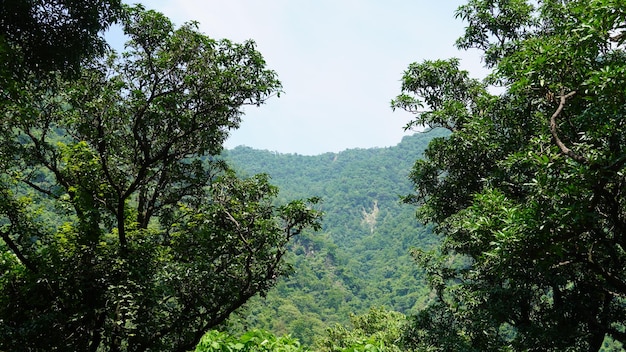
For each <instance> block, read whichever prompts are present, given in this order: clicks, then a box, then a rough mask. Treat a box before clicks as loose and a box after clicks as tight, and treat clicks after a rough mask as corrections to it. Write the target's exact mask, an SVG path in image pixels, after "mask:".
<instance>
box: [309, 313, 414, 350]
mask: <svg viewBox="0 0 626 352" xmlns="http://www.w3.org/2000/svg"><path fill="white" fill-rule="evenodd" d="M350 321H351V323H352V327H353V328H352V329H347V328H346V327H344V326H342V325H340V324H335V326H333V327H330V328H328V329H327V332H328V336H327V337H325V338H322V339H320V340H319V341H317V349H318V350H319V351H350V352H352V351H402V349H401V347H400V342H401V341H400V340H401V332H402V329H403V328H404V325H405V323H406V317H405V316H404V314H402V313H399V312H394V311H389V310H386V309H385V308H382V307H374V308H370V310H369V312H368V313H367V314H363V315H351V316H350Z"/></svg>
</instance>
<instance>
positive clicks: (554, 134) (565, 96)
mask: <svg viewBox="0 0 626 352" xmlns="http://www.w3.org/2000/svg"><path fill="white" fill-rule="evenodd" d="M564 93H565V92H564V91H563V90H562V91H561V96H560V98H561V101H560V103H559V107H558V108H557V109H556V111H555V112H554V113H553V114H552V116H550V133H552V137H554V141H555V143H556V145H557V146H558V147H559V149H560V150H561V153H563V154H565V155H567V156H569V157H570V158H572V159H573V160H576V161H578V162H580V163H587V158H585V157H584V156H582V155H578V154H576V153H574V152H573V151H572V150H571V149H569V148H568V147H567V146H566V145H565V144H564V143H563V142H562V141H561V139H560V138H559V135H558V134H557V126H556V118H557V117H558V116H559V115H560V114H561V112H562V111H563V109H564V108H565V103H566V101H567V99H568V98H571V97H572V96H573V95H574V94H576V91H571V92H569V93H567V94H564Z"/></svg>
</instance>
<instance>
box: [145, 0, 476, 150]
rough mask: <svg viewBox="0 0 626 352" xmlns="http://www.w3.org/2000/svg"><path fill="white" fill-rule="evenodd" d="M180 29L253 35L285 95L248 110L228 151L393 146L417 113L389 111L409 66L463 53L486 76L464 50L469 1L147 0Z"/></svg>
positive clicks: (468, 65)
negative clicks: (464, 12) (463, 13)
mask: <svg viewBox="0 0 626 352" xmlns="http://www.w3.org/2000/svg"><path fill="white" fill-rule="evenodd" d="M140 2H141V3H142V4H143V5H144V6H145V7H146V8H148V9H154V10H157V11H159V12H162V13H163V14H165V15H166V16H167V17H169V18H170V19H171V20H172V21H173V22H174V23H175V24H177V25H180V24H182V23H184V22H187V21H191V20H194V21H198V22H199V26H200V31H202V32H203V33H204V34H206V35H208V36H209V37H212V38H215V39H221V38H228V39H230V40H232V41H235V42H243V41H245V40H248V39H252V40H254V41H255V42H256V44H257V50H258V51H260V52H261V54H262V55H263V57H264V58H265V60H266V62H267V67H268V68H269V69H272V70H274V71H276V72H277V74H278V77H279V79H280V80H281V82H282V84H283V90H284V94H281V96H280V98H277V97H273V98H271V99H269V100H268V101H267V102H266V103H265V104H264V105H261V106H260V107H255V106H249V107H246V108H245V115H244V116H243V122H242V125H241V127H240V128H239V129H238V130H235V131H233V132H232V133H231V136H230V137H229V139H228V140H227V141H226V145H225V146H226V148H228V149H231V148H234V147H236V146H239V145H245V146H248V147H252V148H255V149H262V150H270V151H276V152H280V153H297V154H302V155H317V154H322V153H326V152H339V151H342V150H345V149H352V148H372V147H387V146H394V145H396V144H398V143H399V142H400V140H401V139H402V137H403V136H405V135H407V134H412V133H414V132H411V131H409V132H405V131H404V128H403V127H404V126H405V125H406V124H407V122H409V121H410V119H411V114H409V113H407V112H405V111H400V110H396V111H395V112H394V111H392V109H391V107H390V101H391V99H393V98H394V97H395V96H397V95H398V94H399V93H400V87H401V78H402V73H403V72H404V70H405V69H406V68H407V67H408V65H409V64H410V63H412V62H422V61H423V60H435V59H446V58H451V57H458V58H460V59H461V67H462V68H463V69H466V70H468V71H470V73H471V74H472V75H473V76H474V77H477V78H480V77H482V76H484V70H483V69H482V64H481V59H480V55H479V54H478V53H477V52H465V51H459V50H457V49H456V48H455V47H454V42H455V40H456V39H457V38H458V37H459V36H461V35H462V33H463V28H464V26H465V23H463V22H462V21H461V20H460V19H455V18H454V11H455V9H456V8H457V7H458V6H459V5H461V4H463V3H464V2H465V1H463V0H439V1H434V0H385V1H382V0H266V1H259V0H143V1H140Z"/></svg>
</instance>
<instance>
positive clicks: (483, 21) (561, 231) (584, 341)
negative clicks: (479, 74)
mask: <svg viewBox="0 0 626 352" xmlns="http://www.w3.org/2000/svg"><path fill="white" fill-rule="evenodd" d="M624 5H625V4H624V3H623V1H619V0H592V1H578V0H572V1H560V0H558V1H557V0H546V1H539V2H536V1H525V0H506V1H500V0H495V1H494V0H470V1H469V2H468V4H467V5H464V6H461V7H460V8H459V9H458V11H457V17H460V18H462V19H463V20H465V21H467V22H468V26H467V28H466V32H465V35H464V36H463V37H461V38H460V39H459V40H458V42H457V45H458V46H459V47H460V48H465V49H467V48H477V49H479V50H482V51H483V53H484V60H485V64H486V66H487V67H488V68H491V69H492V73H491V75H490V76H489V77H488V78H487V79H486V81H485V82H480V81H477V80H474V79H471V78H469V75H468V73H467V72H465V71H462V70H460V69H459V67H458V64H459V62H458V60H454V59H452V60H438V61H427V62H424V63H421V64H412V65H411V66H410V67H409V69H408V70H407V71H406V72H405V74H404V78H403V85H402V94H401V95H399V96H398V97H397V98H396V99H395V100H394V101H393V102H392V106H393V107H394V108H403V109H407V110H410V111H412V112H414V113H415V116H416V118H415V120H414V122H413V123H412V124H413V125H426V126H430V127H443V128H446V129H448V130H450V132H451V134H450V135H449V137H444V138H436V139H435V140H433V141H432V142H431V144H430V145H429V148H428V150H427V151H426V153H425V158H424V160H420V161H418V162H417V163H416V164H415V167H414V169H413V172H412V175H411V178H412V180H413V182H414V183H415V186H416V193H415V194H413V195H411V196H408V197H407V198H406V199H407V201H408V202H411V203H414V204H418V205H419V206H420V207H419V211H418V216H419V218H420V219H421V220H422V221H425V222H432V223H435V224H436V225H437V227H436V229H437V232H438V233H439V234H441V235H442V237H443V242H442V245H441V247H440V249H439V251H437V252H430V253H426V252H419V251H417V252H416V257H417V259H418V261H419V263H420V264H421V265H422V266H423V267H424V268H425V270H426V272H427V273H428V275H429V280H430V283H431V285H432V287H433V289H434V290H435V292H436V293H437V295H436V299H435V301H434V302H433V304H432V305H431V306H430V307H429V308H428V309H426V310H424V311H422V312H420V313H419V314H417V316H416V317H414V319H413V324H412V328H411V329H410V330H409V332H408V334H407V340H408V341H409V342H410V343H411V344H413V345H414V346H419V347H430V348H434V349H435V350H476V351H488V350H511V349H512V350H552V351H564V350H576V351H581V350H588V351H597V350H598V349H599V348H600V346H601V345H602V342H603V340H604V339H605V337H606V336H611V337H613V338H614V339H616V340H619V341H622V342H624V341H626V335H625V334H624V332H623V326H624V324H625V323H626V318H625V317H626V311H625V307H626V305H625V303H626V302H625V297H626V271H625V269H624V268H625V267H626V266H625V264H626V252H625V251H624V248H626V232H625V231H626V194H625V193H624V191H625V186H626V183H625V182H626V179H625V178H624V171H625V170H624V165H625V163H626V150H625V146H626V129H625V128H626V125H625V124H624V121H626V120H625V119H624V116H625V112H626V93H625V92H626V80H625V79H624V77H626V76H625V75H624V74H625V73H626V60H625V59H626V52H625V51H624V42H625V37H626V36H625V35H624V34H625V33H626V32H625V30H626V11H625V9H626V6H624ZM488 84H496V85H501V86H502V87H503V89H504V91H503V93H501V94H500V95H498V96H493V95H491V94H489V92H488V90H487V89H486V86H487V85H488ZM409 127H410V126H409Z"/></svg>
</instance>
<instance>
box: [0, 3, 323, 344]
mask: <svg viewBox="0 0 626 352" xmlns="http://www.w3.org/2000/svg"><path fill="white" fill-rule="evenodd" d="M123 26H124V31H125V33H126V35H127V36H128V37H129V38H130V39H129V42H128V43H127V47H126V48H127V50H126V51H125V52H124V53H122V54H121V55H117V54H116V53H114V52H111V53H110V55H109V56H108V58H107V59H106V60H92V61H91V62H89V63H88V64H86V65H84V66H83V68H82V70H81V71H80V74H79V76H78V77H76V79H75V80H71V81H67V80H65V79H64V78H63V75H62V74H56V75H50V76H48V77H47V78H46V79H45V80H33V81H31V82H29V83H28V84H27V85H25V86H24V87H22V89H23V90H24V92H26V93H27V94H21V95H20V101H17V102H15V103H13V104H9V105H8V108H7V110H6V112H5V115H4V117H3V119H2V120H1V122H0V131H1V132H2V133H1V134H0V136H2V138H3V141H2V147H1V148H2V149H0V163H1V164H2V168H0V170H2V171H1V174H0V182H1V185H2V187H0V189H1V190H2V191H1V192H0V235H1V238H2V241H1V242H0V248H1V250H2V251H1V253H2V261H0V266H1V267H2V269H1V270H2V272H3V275H2V277H1V278H0V321H2V325H0V349H3V350H16V349H47V350H54V349H61V350H85V351H87V350H91V351H95V350H110V351H118V350H130V351H132V350H136V351H143V350H171V351H187V350H190V349H192V348H193V347H194V346H195V344H196V343H197V342H198V341H199V340H200V338H201V337H202V335H203V334H204V332H206V331H207V330H209V329H210V328H212V327H215V326H216V325H218V324H220V323H221V322H223V321H224V320H225V319H226V318H227V317H228V316H229V314H230V313H231V312H233V311H234V310H235V309H237V308H238V307H239V306H241V305H242V304H243V303H245V302H246V301H247V300H248V299H249V298H250V297H252V296H254V295H256V294H264V293H265V292H266V291H267V290H268V289H269V288H270V287H272V286H273V285H274V284H275V282H276V279H277V278H278V277H280V276H281V275H283V274H285V273H286V272H288V271H289V265H288V264H286V263H285V262H284V260H283V255H284V254H285V251H286V245H287V242H288V241H289V240H290V239H291V238H292V237H293V236H295V235H297V234H298V233H300V232H301V231H302V230H303V229H305V228H313V229H316V228H318V227H319V219H320V213H319V212H318V211H316V210H314V209H313V208H312V206H313V204H314V203H315V202H316V199H310V200H298V201H293V202H291V203H289V204H287V205H284V206H277V205H276V204H275V202H274V199H275V197H276V195H277V189H276V188H275V187H273V186H271V185H270V184H269V180H268V177H267V176H263V175H258V176H254V177H251V178H247V179H239V178H237V177H236V175H235V174H234V173H233V172H232V171H230V170H229V169H228V167H227V165H225V164H224V163H223V162H222V161H220V160H218V158H217V157H216V156H217V154H219V152H220V151H221V149H222V143H223V141H224V139H225V138H226V137H227V135H228V132H229V131H230V130H231V129H234V128H237V127H238V126H239V123H240V119H241V115H242V107H243V106H245V105H250V104H252V105H259V104H262V103H263V102H264V101H265V100H266V99H267V98H269V97H270V96H272V95H275V94H278V93H279V92H280V82H279V81H278V80H277V78H276V74H275V73H274V72H273V71H270V70H268V69H266V68H265V61H264V60H263V58H262V56H261V54H260V53H258V52H257V51H256V50H255V46H254V43H253V42H251V41H250V42H246V43H243V44H234V43H231V42H230V41H228V40H221V41H215V40H212V39H210V38H208V37H206V36H205V35H203V34H201V33H199V32H198V31H197V25H196V24H195V23H188V24H185V25H183V26H181V27H180V28H175V27H174V26H173V25H172V23H171V22H170V21H169V20H168V19H167V18H165V17H164V16H163V15H162V14H159V13H156V12H153V11H145V10H144V9H143V8H142V7H134V8H128V9H127V13H126V15H125V16H124V19H123ZM49 83H50V84H49Z"/></svg>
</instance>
